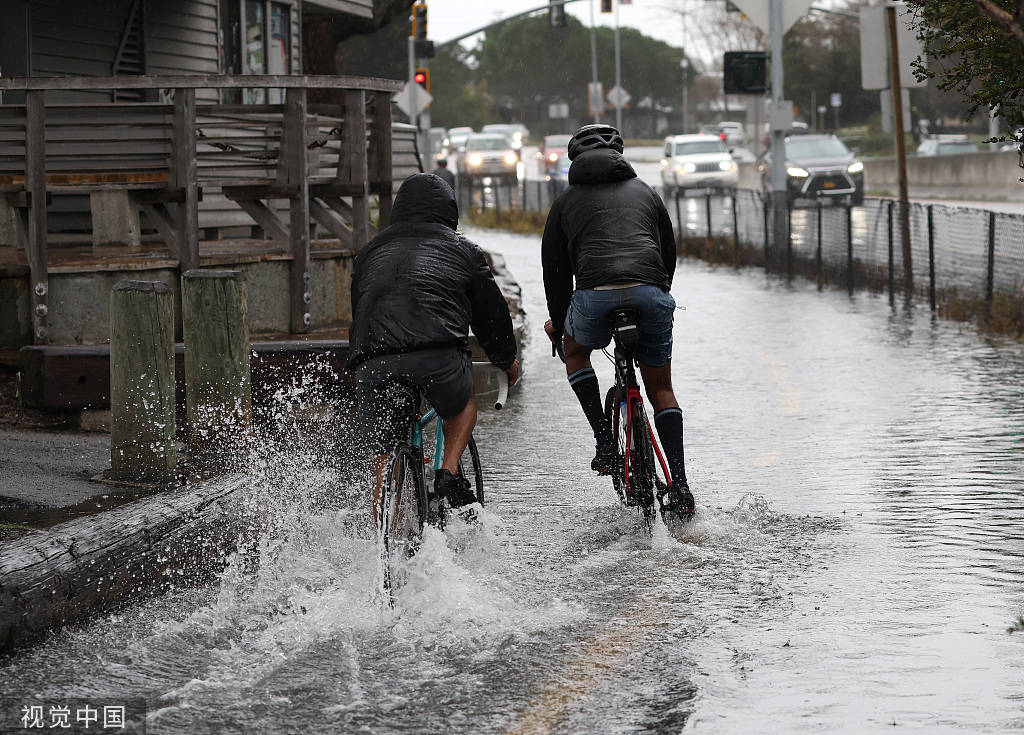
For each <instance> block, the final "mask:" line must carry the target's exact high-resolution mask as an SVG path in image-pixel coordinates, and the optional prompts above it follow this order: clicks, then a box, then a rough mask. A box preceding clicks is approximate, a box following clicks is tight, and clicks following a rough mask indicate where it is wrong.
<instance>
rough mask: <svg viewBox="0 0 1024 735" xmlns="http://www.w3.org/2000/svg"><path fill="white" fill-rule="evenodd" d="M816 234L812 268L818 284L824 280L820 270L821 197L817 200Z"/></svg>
mask: <svg viewBox="0 0 1024 735" xmlns="http://www.w3.org/2000/svg"><path fill="white" fill-rule="evenodd" d="M817 205H818V206H817V210H818V211H817V213H816V214H817V230H818V231H817V236H818V242H817V245H816V247H815V249H814V270H815V273H816V275H817V279H818V286H819V287H820V286H821V284H822V283H823V282H824V280H825V279H824V274H823V273H822V272H821V241H822V227H821V216H822V215H821V209H822V208H821V199H818V200H817Z"/></svg>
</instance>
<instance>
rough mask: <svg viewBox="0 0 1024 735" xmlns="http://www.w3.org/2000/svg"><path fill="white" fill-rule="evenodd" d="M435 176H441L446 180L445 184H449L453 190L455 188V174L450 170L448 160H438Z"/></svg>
mask: <svg viewBox="0 0 1024 735" xmlns="http://www.w3.org/2000/svg"><path fill="white" fill-rule="evenodd" d="M434 175H435V176H440V177H441V178H442V179H444V182H445V183H446V184H448V186H450V187H451V188H452V189H454V188H455V174H453V173H452V172H451V171H449V170H448V159H447V158H438V159H437V168H435V169H434Z"/></svg>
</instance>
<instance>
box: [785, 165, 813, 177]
mask: <svg viewBox="0 0 1024 735" xmlns="http://www.w3.org/2000/svg"><path fill="white" fill-rule="evenodd" d="M786 173H787V174H789V175H790V176H792V177H793V178H794V179H806V178H807V177H808V176H810V174H809V173H808V172H807V169H804V168H800V167H799V166H790V167H789V168H787V169H786Z"/></svg>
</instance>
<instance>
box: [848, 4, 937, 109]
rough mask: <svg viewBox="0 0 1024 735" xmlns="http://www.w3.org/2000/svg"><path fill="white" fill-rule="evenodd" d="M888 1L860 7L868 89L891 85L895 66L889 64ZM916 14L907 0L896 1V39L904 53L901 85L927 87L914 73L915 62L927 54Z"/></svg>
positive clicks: (862, 71)
mask: <svg viewBox="0 0 1024 735" xmlns="http://www.w3.org/2000/svg"><path fill="white" fill-rule="evenodd" d="M886 12H887V8H886V6H884V5H868V6H863V7H861V9H860V80H861V82H860V86H861V87H862V88H864V89H872V90H874V89H889V87H890V86H891V85H892V70H891V69H890V64H889V18H888V17H887V15H886ZM913 19H914V18H913V14H912V13H909V12H908V11H907V7H906V5H904V4H903V3H897V4H896V20H897V23H896V41H897V47H898V49H899V53H900V86H902V87H923V86H925V84H926V82H919V81H917V79H916V78H915V77H914V70H913V67H912V66H911V64H912V63H913V62H914V59H916V58H917V57H918V56H923V54H924V48H923V47H922V46H921V42H920V41H919V40H918V38H917V33H916V32H915V31H914V29H913V28H912V27H911V25H910V24H911V22H912V21H913Z"/></svg>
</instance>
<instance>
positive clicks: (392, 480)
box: [377, 444, 427, 603]
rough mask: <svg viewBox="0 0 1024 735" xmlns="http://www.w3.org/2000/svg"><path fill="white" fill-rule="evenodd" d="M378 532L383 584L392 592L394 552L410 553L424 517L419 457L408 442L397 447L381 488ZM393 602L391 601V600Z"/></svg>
mask: <svg viewBox="0 0 1024 735" xmlns="http://www.w3.org/2000/svg"><path fill="white" fill-rule="evenodd" d="M380 504H381V510H380V512H381V517H380V519H379V520H378V521H377V522H378V531H379V532H380V533H381V537H382V541H383V559H382V562H383V585H384V589H385V590H386V591H387V592H389V593H390V592H391V591H392V587H393V582H392V576H391V574H392V569H391V567H392V564H393V561H394V557H395V555H396V553H398V552H399V551H401V550H404V552H405V554H406V556H412V554H414V553H415V552H416V549H417V548H418V546H419V541H420V538H421V536H422V535H423V525H424V524H425V523H426V520H427V491H426V485H425V483H424V480H423V460H422V459H421V458H420V456H419V454H418V453H417V452H416V451H415V450H414V449H413V448H412V447H411V446H409V445H407V444H405V445H401V446H399V447H398V448H397V449H396V450H395V453H394V459H393V460H392V463H391V466H390V467H389V468H388V472H387V477H386V481H385V483H384V485H383V487H382V488H381V496H380ZM392 603H393V600H392Z"/></svg>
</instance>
